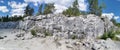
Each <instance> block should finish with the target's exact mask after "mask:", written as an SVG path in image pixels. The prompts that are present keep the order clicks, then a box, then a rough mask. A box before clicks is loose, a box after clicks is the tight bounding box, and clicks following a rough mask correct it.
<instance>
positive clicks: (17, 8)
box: [8, 1, 27, 16]
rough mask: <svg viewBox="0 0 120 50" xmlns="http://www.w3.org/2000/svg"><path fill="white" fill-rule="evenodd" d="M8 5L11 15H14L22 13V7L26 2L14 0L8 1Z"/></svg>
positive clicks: (23, 7)
mask: <svg viewBox="0 0 120 50" xmlns="http://www.w3.org/2000/svg"><path fill="white" fill-rule="evenodd" d="M8 5H9V6H11V8H12V9H11V12H10V13H11V16H14V15H18V16H19V15H24V9H25V7H26V6H27V3H20V2H19V3H16V2H15V1H11V2H8Z"/></svg>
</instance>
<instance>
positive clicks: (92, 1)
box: [88, 0, 105, 16]
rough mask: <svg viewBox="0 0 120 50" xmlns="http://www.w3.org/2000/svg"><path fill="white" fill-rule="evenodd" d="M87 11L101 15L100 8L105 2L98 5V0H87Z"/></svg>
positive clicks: (103, 6)
mask: <svg viewBox="0 0 120 50" xmlns="http://www.w3.org/2000/svg"><path fill="white" fill-rule="evenodd" d="M88 3H89V11H90V12H89V13H90V14H95V15H98V16H101V14H102V9H103V8H105V4H104V3H102V4H101V5H100V6H99V4H98V0H89V1H88Z"/></svg>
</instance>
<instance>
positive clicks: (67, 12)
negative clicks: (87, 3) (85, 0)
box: [63, 0, 80, 16]
mask: <svg viewBox="0 0 120 50" xmlns="http://www.w3.org/2000/svg"><path fill="white" fill-rule="evenodd" d="M72 6H73V7H69V8H68V9H67V10H65V11H63V14H64V15H69V16H79V15H80V11H79V9H78V0H75V1H74V3H73V5H72Z"/></svg>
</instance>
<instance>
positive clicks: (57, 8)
mask: <svg viewBox="0 0 120 50" xmlns="http://www.w3.org/2000/svg"><path fill="white" fill-rule="evenodd" d="M54 6H55V9H56V11H55V12H54V13H61V12H63V11H64V10H66V9H67V7H65V6H62V5H57V4H55V5H54Z"/></svg>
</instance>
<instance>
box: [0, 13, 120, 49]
mask: <svg viewBox="0 0 120 50" xmlns="http://www.w3.org/2000/svg"><path fill="white" fill-rule="evenodd" d="M12 23H14V22H12ZM12 23H10V22H7V23H6V24H3V25H2V24H1V23H0V26H1V27H0V28H1V29H2V28H4V27H5V28H12V29H20V30H19V31H17V30H14V31H9V34H5V35H4V36H7V37H5V38H4V39H1V40H0V50H5V49H6V50H119V49H120V48H119V46H120V45H119V44H120V43H119V42H114V41H112V40H111V39H107V40H101V39H97V37H100V36H101V35H103V34H104V31H109V30H110V29H111V28H112V27H113V24H112V22H111V21H110V20H109V19H108V18H106V17H102V18H101V17H98V16H95V15H91V14H90V15H81V16H78V17H66V16H64V15H61V14H57V15H55V14H48V15H40V16H31V17H30V16H29V17H26V18H24V20H23V21H19V22H15V23H17V24H15V25H14V27H9V25H12ZM2 26H3V27H2ZM31 30H35V31H36V34H37V36H33V35H31V32H30V31H31ZM45 33H48V34H50V35H52V36H47V37H45ZM4 36H3V37H4ZM73 38H75V39H74V40H73Z"/></svg>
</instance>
